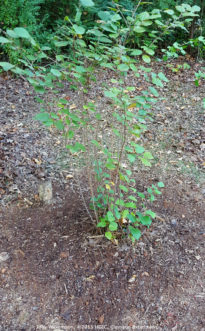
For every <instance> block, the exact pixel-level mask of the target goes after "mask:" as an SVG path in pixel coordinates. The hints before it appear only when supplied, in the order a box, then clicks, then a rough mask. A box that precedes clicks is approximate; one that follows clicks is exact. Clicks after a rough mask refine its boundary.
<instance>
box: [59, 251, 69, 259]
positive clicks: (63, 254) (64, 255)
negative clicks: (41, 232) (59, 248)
mask: <svg viewBox="0 0 205 331" xmlns="http://www.w3.org/2000/svg"><path fill="white" fill-rule="evenodd" d="M68 255H69V254H68V252H61V253H60V258H61V259H66V258H67V257H68Z"/></svg>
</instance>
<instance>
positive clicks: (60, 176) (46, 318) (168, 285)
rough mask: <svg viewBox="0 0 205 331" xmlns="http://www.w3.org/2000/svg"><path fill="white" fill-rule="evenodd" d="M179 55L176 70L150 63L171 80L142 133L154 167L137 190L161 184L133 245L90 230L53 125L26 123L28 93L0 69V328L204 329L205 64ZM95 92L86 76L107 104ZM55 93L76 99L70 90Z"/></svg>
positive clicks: (140, 173) (141, 174)
mask: <svg viewBox="0 0 205 331" xmlns="http://www.w3.org/2000/svg"><path fill="white" fill-rule="evenodd" d="M189 61H190V62H189ZM186 62H189V64H190V66H191V68H190V69H187V70H182V69H179V70H176V72H173V71H172V70H170V68H168V67H166V66H165V64H162V63H160V62H157V63H153V64H152V65H153V69H154V70H156V72H159V71H164V72H165V74H166V75H167V77H168V78H169V83H166V84H165V87H164V89H160V98H161V99H160V101H159V102H157V103H155V104H154V106H153V113H154V115H153V122H151V123H150V125H149V130H148V131H147V132H146V134H145V136H144V138H143V143H144V145H146V146H147V147H149V149H150V150H151V151H152V153H153V155H154V162H153V166H152V167H151V168H149V169H143V170H138V169H136V170H135V174H136V181H137V188H138V189H140V190H141V191H143V189H144V187H147V186H149V185H150V184H152V183H155V182H157V181H159V180H160V181H163V182H164V183H165V188H164V189H163V194H162V195H161V196H160V198H159V199H158V200H157V202H156V204H155V205H154V206H152V210H153V211H155V212H156V213H157V218H156V220H155V222H153V224H152V226H151V227H150V228H149V229H147V230H146V231H144V233H143V236H142V238H141V239H140V240H139V241H138V242H137V243H136V244H135V245H131V244H129V243H128V242H127V241H123V242H120V243H119V245H118V246H117V245H114V244H113V243H111V242H109V241H107V240H106V239H105V238H104V237H102V236H95V231H94V228H93V225H92V224H91V223H90V220H89V217H88V215H87V214H86V210H85V207H84V205H83V203H82V201H81V197H80V196H79V194H78V190H77V188H76V185H75V178H74V177H75V175H74V171H73V169H72V168H71V167H69V164H68V159H67V158H66V157H65V154H64V149H63V146H62V140H61V138H60V137H59V134H58V132H57V131H56V130H54V129H52V128H51V129H45V128H44V127H42V126H41V125H39V123H38V122H36V121H35V120H34V119H33V117H34V116H35V114H37V113H38V112H39V109H40V104H38V103H37V102H35V98H34V96H35V93H34V92H33V90H32V88H31V87H30V86H29V84H28V83H27V82H25V81H23V80H21V79H16V78H13V77H11V76H0V199H1V202H0V330H1V331H20V330H21V331H23V330H25V331H33V330H48V331H49V330H56V331H57V330H58V331H63V330H86V329H87V330H98V329H101V330H121V329H126V330H129V329H130V330H131V329H135V330H147V329H151V330H200V331H202V330H205V277H204V274H205V273H204V272H205V270H204V256H205V245H204V240H205V205H204V199H205V171H204V169H205V126H204V123H205V121H204V120H205V117H204V108H203V106H202V100H203V98H204V97H205V90H204V87H205V82H204V81H203V80H202V81H200V82H199V86H198V87H197V86H195V84H194V80H195V78H194V73H195V72H197V71H198V70H200V69H201V67H203V63H195V62H193V61H192V60H191V59H190V60H187V61H186ZM178 64H180V65H181V62H180V60H178V62H177V61H175V62H172V65H173V68H177V65H178ZM173 68H172V69H173ZM108 78H109V73H108V72H104V73H101V80H102V81H103V80H104V81H106V80H107V79H108ZM129 79H130V85H134V86H136V90H138V91H140V90H142V89H144V86H145V85H146V82H145V81H143V80H140V81H139V80H138V79H137V78H133V77H131V76H130V78H129ZM98 93H99V91H98V88H97V86H95V84H94V83H93V88H92V93H91V95H90V96H88V98H89V97H90V99H93V98H95V97H96V96H97V98H98V100H99V103H100V104H101V107H103V105H104V102H105V101H104V99H103V96H102V95H101V94H99V95H98ZM61 94H62V97H67V98H68V99H69V100H71V102H72V104H77V103H78V95H77V93H74V92H72V91H71V90H70V89H69V87H68V86H66V85H65V88H64V89H62V91H61ZM42 181H51V182H52V186H53V200H52V203H51V204H43V203H42V202H41V201H40V200H39V195H38V187H39V183H41V182H42ZM85 191H86V183H85Z"/></svg>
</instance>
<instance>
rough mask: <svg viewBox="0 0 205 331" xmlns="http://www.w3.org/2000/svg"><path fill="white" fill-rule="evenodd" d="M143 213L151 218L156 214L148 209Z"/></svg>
mask: <svg viewBox="0 0 205 331" xmlns="http://www.w3.org/2000/svg"><path fill="white" fill-rule="evenodd" d="M145 214H146V215H149V216H151V217H152V218H155V217H156V214H155V213H154V212H153V211H152V210H150V209H149V210H146V212H145Z"/></svg>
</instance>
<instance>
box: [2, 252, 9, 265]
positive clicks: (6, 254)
mask: <svg viewBox="0 0 205 331" xmlns="http://www.w3.org/2000/svg"><path fill="white" fill-rule="evenodd" d="M8 259H9V254H8V253H7V252H2V253H0V263H1V262H5V261H7V260H8Z"/></svg>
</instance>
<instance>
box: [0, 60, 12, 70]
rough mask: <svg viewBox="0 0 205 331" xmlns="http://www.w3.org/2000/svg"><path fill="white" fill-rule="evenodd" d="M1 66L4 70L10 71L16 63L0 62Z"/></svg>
mask: <svg viewBox="0 0 205 331" xmlns="http://www.w3.org/2000/svg"><path fill="white" fill-rule="evenodd" d="M0 66H1V67H2V68H3V70H5V71H8V70H11V69H12V68H13V67H14V65H13V64H11V63H9V62H0Z"/></svg>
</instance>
